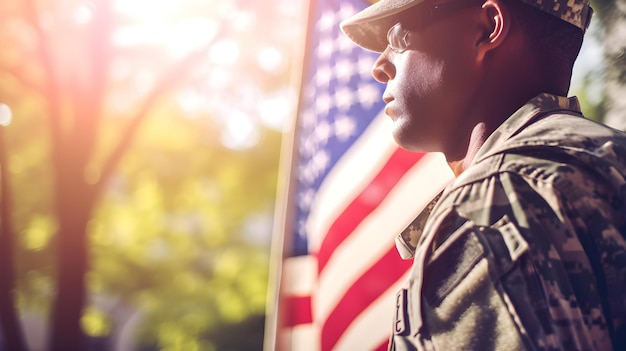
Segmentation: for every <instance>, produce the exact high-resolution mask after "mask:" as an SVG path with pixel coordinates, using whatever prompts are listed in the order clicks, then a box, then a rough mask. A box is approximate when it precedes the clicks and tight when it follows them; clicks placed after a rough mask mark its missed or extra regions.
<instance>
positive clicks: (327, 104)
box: [315, 93, 332, 118]
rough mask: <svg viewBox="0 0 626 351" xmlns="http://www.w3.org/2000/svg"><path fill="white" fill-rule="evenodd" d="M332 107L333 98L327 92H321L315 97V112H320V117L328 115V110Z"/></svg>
mask: <svg viewBox="0 0 626 351" xmlns="http://www.w3.org/2000/svg"><path fill="white" fill-rule="evenodd" d="M331 108H332V100H331V98H330V96H329V95H328V94H326V93H323V94H319V95H318V96H317V98H316V99H315V113H317V114H318V118H319V117H322V116H326V115H328V112H329V111H330V109H331Z"/></svg>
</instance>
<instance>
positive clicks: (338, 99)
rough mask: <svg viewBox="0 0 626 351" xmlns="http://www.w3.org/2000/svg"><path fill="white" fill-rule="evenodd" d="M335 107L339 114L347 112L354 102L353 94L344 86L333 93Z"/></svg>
mask: <svg viewBox="0 0 626 351" xmlns="http://www.w3.org/2000/svg"><path fill="white" fill-rule="evenodd" d="M334 98H335V105H336V106H337V108H338V109H339V111H341V112H347V111H348V110H349V109H350V107H351V106H352V105H353V104H354V102H355V96H354V92H353V91H352V90H351V89H349V88H348V87H346V86H342V87H340V88H338V89H337V91H336V92H335V96H334Z"/></svg>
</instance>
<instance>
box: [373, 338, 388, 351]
mask: <svg viewBox="0 0 626 351" xmlns="http://www.w3.org/2000/svg"><path fill="white" fill-rule="evenodd" d="M388 347H389V340H385V341H384V342H383V343H382V344H380V345H378V347H376V348H375V349H374V351H387V348H388Z"/></svg>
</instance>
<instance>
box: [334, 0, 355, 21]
mask: <svg viewBox="0 0 626 351" xmlns="http://www.w3.org/2000/svg"><path fill="white" fill-rule="evenodd" d="M355 13H356V9H355V8H354V5H352V4H351V3H349V2H342V3H341V5H340V6H339V11H338V14H339V15H338V17H339V19H340V21H342V20H344V19H346V18H348V17H350V16H352V15H354V14H355Z"/></svg>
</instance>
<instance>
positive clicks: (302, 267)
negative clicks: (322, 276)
mask: <svg viewBox="0 0 626 351" xmlns="http://www.w3.org/2000/svg"><path fill="white" fill-rule="evenodd" d="M282 274H283V279H282V281H281V284H282V288H281V291H282V293H283V294H285V295H296V296H310V295H311V292H312V291H313V287H314V286H315V284H316V283H317V259H316V258H315V257H313V256H309V255H307V256H295V257H289V258H286V259H285V260H283V272H282Z"/></svg>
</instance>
